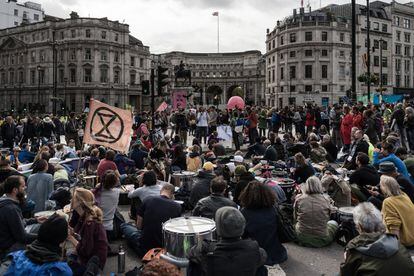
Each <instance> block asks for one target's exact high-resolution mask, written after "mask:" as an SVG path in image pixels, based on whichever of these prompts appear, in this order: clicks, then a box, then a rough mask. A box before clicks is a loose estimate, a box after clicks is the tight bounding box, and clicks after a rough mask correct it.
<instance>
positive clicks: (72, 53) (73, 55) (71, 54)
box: [69, 48, 76, 60]
mask: <svg viewBox="0 0 414 276" xmlns="http://www.w3.org/2000/svg"><path fill="white" fill-rule="evenodd" d="M69 59H70V60H76V49H74V48H72V49H69Z"/></svg>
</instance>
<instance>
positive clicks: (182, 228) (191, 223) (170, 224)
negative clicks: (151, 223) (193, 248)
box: [163, 217, 216, 234]
mask: <svg viewBox="0 0 414 276" xmlns="http://www.w3.org/2000/svg"><path fill="white" fill-rule="evenodd" d="M215 227H216V223H215V222H214V220H211V219H208V218H203V217H179V218H174V219H170V220H169V221H167V222H166V223H164V225H163V230H165V231H168V232H172V233H178V234H194V233H204V232H209V231H213V230H214V229H215Z"/></svg>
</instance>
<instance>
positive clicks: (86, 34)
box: [85, 29, 91, 38]
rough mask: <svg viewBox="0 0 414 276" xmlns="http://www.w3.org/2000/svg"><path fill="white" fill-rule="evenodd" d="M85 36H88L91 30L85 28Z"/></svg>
mask: <svg viewBox="0 0 414 276" xmlns="http://www.w3.org/2000/svg"><path fill="white" fill-rule="evenodd" d="M85 36H86V37H88V38H90V37H91V30H90V29H86V31H85Z"/></svg>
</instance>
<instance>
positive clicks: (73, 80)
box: [69, 68, 76, 83]
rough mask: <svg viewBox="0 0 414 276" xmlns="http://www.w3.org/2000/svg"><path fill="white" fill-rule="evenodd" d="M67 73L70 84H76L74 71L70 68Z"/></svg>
mask: <svg viewBox="0 0 414 276" xmlns="http://www.w3.org/2000/svg"><path fill="white" fill-rule="evenodd" d="M69 73H70V82H71V83H75V82H76V69H75V68H70V70H69Z"/></svg>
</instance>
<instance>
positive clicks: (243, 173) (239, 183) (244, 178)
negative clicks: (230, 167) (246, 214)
mask: <svg viewBox="0 0 414 276" xmlns="http://www.w3.org/2000/svg"><path fill="white" fill-rule="evenodd" d="M253 180H255V178H254V175H253V174H252V173H251V172H248V171H247V169H246V166H244V165H237V167H236V169H235V170H234V182H235V184H236V185H235V187H234V193H233V201H234V202H235V203H236V204H237V205H240V195H241V193H242V192H243V190H244V188H246V186H247V185H248V184H249V182H250V181H253Z"/></svg>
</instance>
